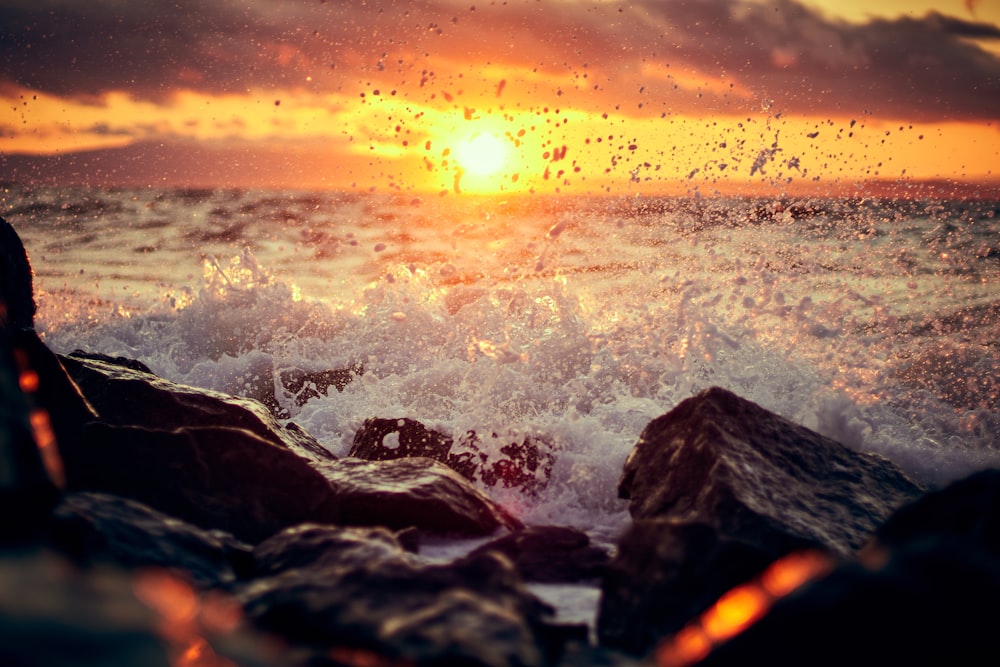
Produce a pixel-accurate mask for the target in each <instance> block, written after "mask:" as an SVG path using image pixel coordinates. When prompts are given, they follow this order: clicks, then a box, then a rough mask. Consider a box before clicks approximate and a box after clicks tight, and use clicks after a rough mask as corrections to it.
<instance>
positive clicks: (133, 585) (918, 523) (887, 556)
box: [0, 220, 1000, 667]
mask: <svg viewBox="0 0 1000 667" xmlns="http://www.w3.org/2000/svg"><path fill="white" fill-rule="evenodd" d="M0 281H2V283H0V299H2V302H0V323H2V326H0V399H2V400H0V523H2V525H0V664H3V665H74V666H78V665H95V666H97V665H100V666H102V667H106V666H109V665H122V666H125V665H142V666H147V665H171V666H179V665H184V666H195V665H197V666H211V667H222V666H226V667H229V666H235V665H240V666H246V667H257V666H260V667H271V666H278V665H281V666H309V667H312V666H317V665H336V666H340V665H342V666H357V667H374V666H383V665H385V666H388V665H415V666H423V665H442V666H444V665H461V666H486V667H506V666H518V667H560V666H565V667H570V666H581V667H582V666H590V665H594V666H598V665H646V664H656V665H661V666H664V667H671V666H680V665H696V664H697V665H789V666H791V665H797V666H798V665H846V664H851V665H866V664H871V665H887V664H910V665H944V664H949V665H959V664H960V665H978V664H983V665H987V664H990V665H992V664H997V663H998V661H1000V648H998V646H997V642H996V640H995V639H994V638H993V635H992V632H993V630H994V628H995V627H996V624H997V621H998V620H1000V613H998V612H997V610H996V609H997V607H996V602H995V601H996V600H997V599H998V596H1000V471H996V470H984V471H981V472H979V473H976V474H974V475H972V476H970V477H968V478H967V479H964V480H960V481H957V482H955V483H953V484H952V485H950V486H948V487H947V488H943V489H930V490H929V489H925V488H922V487H921V486H920V485H918V484H916V483H915V482H913V481H912V480H911V479H909V478H908V477H907V476H906V474H905V473H904V472H903V471H901V470H900V469H898V468H897V467H896V466H895V465H893V464H892V463H891V462H889V461H887V460H886V459H884V458H881V457H878V456H875V455H871V454H862V453H858V452H855V451H852V450H850V449H848V448H846V447H844V446H842V445H841V444H839V443H837V442H835V441H833V440H830V439H828V438H825V437H823V436H821V435H819V434H817V433H815V432H812V431H810V430H809V429H806V428H804V427H802V426H800V425H798V424H795V423H792V422H790V421H788V420H786V419H783V418H782V417H780V416H778V415H775V414H773V413H771V412H769V411H767V410H765V409H763V408H761V407H760V406H758V405H755V404H754V403H752V402H750V401H747V400H745V399H743V398H741V397H740V396H737V395H736V394H733V393H732V392H730V391H728V390H726V389H724V388H712V389H709V390H707V391H705V392H703V393H701V394H698V395H696V396H692V397H690V398H688V399H687V400H685V401H683V402H681V403H680V404H679V405H677V406H675V407H674V408H673V409H672V410H670V411H669V412H667V413H666V414H664V415H663V416H661V417H659V418H657V419H655V420H653V421H652V422H650V423H649V425H648V426H647V427H646V429H645V430H644V431H643V432H642V434H641V435H639V437H638V441H637V443H636V445H635V448H634V450H633V452H632V454H631V455H630V456H629V458H628V460H627V462H626V464H625V466H624V470H623V471H622V476H621V481H620V484H619V489H618V493H619V496H620V497H621V498H622V499H626V500H628V502H629V511H630V514H631V517H632V522H631V525H630V526H629V527H628V529H627V530H626V531H625V532H624V533H623V534H622V535H621V536H620V538H619V540H618V543H617V545H616V548H615V549H613V550H612V551H611V552H608V551H606V550H605V549H602V548H600V547H599V546H597V545H595V544H592V543H591V541H590V540H589V539H588V537H587V535H586V534H584V533H582V532H581V531H579V530H576V529H573V528H569V527H565V526H531V525H529V526H526V525H523V524H522V523H521V521H520V520H518V519H517V518H516V517H515V516H514V515H512V514H511V513H510V512H509V511H508V510H506V509H505V508H504V507H503V506H502V505H501V504H499V503H498V502H496V501H495V500H493V499H491V497H490V496H489V495H488V494H487V493H486V492H484V490H483V489H489V488H493V487H507V488H518V489H521V490H522V491H523V493H525V494H528V495H530V494H533V493H539V492H540V491H541V490H543V489H544V487H545V484H546V482H547V481H548V475H549V473H550V472H551V470H552V463H553V461H552V458H551V457H552V454H551V450H550V449H549V448H547V447H545V446H544V436H538V437H536V438H526V439H524V440H522V441H517V442H510V443H506V442H505V443H501V446H500V447H499V448H497V447H490V448H489V450H490V451H499V452H501V454H502V457H501V458H499V459H496V458H494V459H490V458H488V457H487V456H486V455H485V454H484V453H483V451H484V450H486V449H487V448H484V447H482V446H481V445H482V443H483V442H484V441H485V440H487V439H489V438H496V437H498V436H496V435H495V434H476V433H471V432H470V433H467V434H463V435H461V436H458V437H452V436H451V435H448V434H444V433H438V432H436V431H434V430H433V429H431V428H428V427H427V426H426V425H424V424H422V423H420V422H419V421H416V420H413V419H400V418H397V417H396V416H394V415H372V418H371V419H370V420H368V421H367V422H366V423H365V425H364V426H363V427H362V428H361V429H360V430H359V432H358V433H357V435H356V437H355V441H354V447H353V448H352V449H351V451H350V454H349V455H348V456H346V457H343V458H339V459H338V458H337V457H335V456H333V455H332V454H331V453H329V452H328V451H327V450H326V449H325V448H324V447H323V446H322V445H321V444H320V443H319V442H317V441H316V440H315V439H314V438H313V437H312V436H310V435H309V434H308V433H306V432H305V431H304V430H303V429H301V428H299V427H298V426H296V425H295V424H294V423H292V422H286V421H285V420H284V419H282V417H283V416H282V415H280V414H277V413H276V411H275V406H276V402H275V401H274V397H273V396H270V397H269V396H267V395H266V391H263V393H262V395H261V396H259V397H256V398H257V399H259V400H255V399H248V398H237V397H233V396H227V395H223V394H219V393H216V392H211V391H207V390H202V389H196V388H192V387H187V386H181V385H178V384H175V383H172V382H169V381H167V380H165V379H163V378H160V377H157V376H156V375H154V374H153V373H151V372H150V371H149V369H148V368H146V367H145V366H144V365H143V364H142V362H141V360H131V359H122V358H112V357H108V356H105V355H102V354H100V351H87V352H84V351H76V352H73V353H71V354H67V355H61V354H55V353H53V352H52V351H51V350H49V349H48V348H47V347H46V346H45V345H44V343H43V342H42V341H41V340H40V339H39V337H38V336H37V334H36V333H35V331H34V329H33V318H34V313H35V303H34V297H33V295H32V290H31V269H30V265H29V264H28V259H27V256H26V254H25V252H24V249H23V247H22V245H21V243H20V241H19V239H18V238H17V235H16V234H15V232H14V231H13V229H12V228H10V226H9V225H7V224H6V223H5V222H3V221H2V220H0ZM361 372H362V369H361V368H360V366H359V367H355V368H351V369H330V370H329V371H327V372H324V373H323V374H320V375H319V376H317V377H306V376H302V377H299V376H296V377H294V378H292V379H291V380H290V381H293V382H296V383H300V384H301V385H302V386H308V387H311V388H313V389H314V390H316V391H322V392H326V391H336V390H337V389H342V388H343V386H344V385H345V384H346V383H348V382H350V381H351V379H352V377H353V376H355V375H356V374H358V373H361ZM473 537H475V538H479V540H480V541H481V542H482V544H481V545H480V546H478V547H477V548H475V549H473V550H471V551H469V552H468V553H466V554H465V555H461V556H458V557H455V558H452V559H450V560H448V561H447V562H440V561H438V560H434V559H428V558H425V557H423V555H422V548H423V546H424V545H425V544H426V543H427V542H428V541H429V540H440V539H442V538H446V539H463V538H473ZM581 582H584V583H588V584H590V585H593V586H596V587H599V588H600V592H601V597H600V604H599V610H598V615H597V618H596V619H595V623H594V627H593V628H590V627H588V626H587V625H577V624H567V623H563V622H559V621H558V620H557V618H556V615H555V613H554V610H553V609H552V608H551V607H550V606H549V605H547V604H546V603H545V602H543V601H542V600H541V599H539V598H538V597H537V596H536V595H535V594H533V593H532V591H531V588H530V584H532V583H558V584H573V583H581Z"/></svg>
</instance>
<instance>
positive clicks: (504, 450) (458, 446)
mask: <svg viewBox="0 0 1000 667" xmlns="http://www.w3.org/2000/svg"><path fill="white" fill-rule="evenodd" d="M554 449H555V447H554V444H553V443H552V442H551V440H549V439H547V438H545V437H541V436H526V437H524V438H514V439H510V438H503V437H502V436H500V435H499V434H497V433H492V434H490V436H489V437H488V438H486V439H485V440H483V439H482V438H480V437H479V435H478V434H476V432H474V431H469V432H467V433H465V434H464V435H463V436H462V437H460V438H459V439H458V441H457V442H456V441H455V440H454V439H453V438H452V437H451V436H448V435H445V434H443V433H440V432H439V431H435V430H433V429H429V428H427V427H426V426H424V425H423V424H422V423H420V422H419V421H417V420H414V419H409V418H403V419H382V418H372V419H367V420H365V423H364V424H363V425H362V427H361V428H360V429H358V432H357V433H356V434H355V435H354V444H353V445H352V447H351V451H350V452H349V453H348V456H353V457H357V458H362V459H366V460H369V461H388V460H393V459H401V458H408V457H414V456H425V457H427V458H432V459H434V460H436V461H440V462H442V463H444V464H445V465H446V466H448V467H449V468H451V469H452V470H455V471H456V472H458V473H459V474H460V475H462V476H463V477H465V478H466V479H469V480H472V481H479V482H482V483H483V484H485V485H486V486H490V487H493V486H501V487H503V488H507V489H510V488H517V489H521V490H523V491H525V492H527V493H529V494H537V493H538V492H540V491H541V490H542V489H544V488H545V486H546V485H547V484H548V482H549V478H550V477H551V475H552V466H553V465H554V464H555V453H554Z"/></svg>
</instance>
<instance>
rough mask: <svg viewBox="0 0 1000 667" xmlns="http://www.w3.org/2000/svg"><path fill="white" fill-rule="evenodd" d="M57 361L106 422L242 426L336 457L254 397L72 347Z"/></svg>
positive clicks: (305, 451) (310, 455) (314, 454)
mask: <svg viewBox="0 0 1000 667" xmlns="http://www.w3.org/2000/svg"><path fill="white" fill-rule="evenodd" d="M60 360H61V361H62V364H63V365H64V366H65V367H66V370H67V371H68V372H69V374H70V375H71V376H72V378H73V379H74V380H75V381H76V383H77V385H78V386H79V387H80V390H81V391H82V392H83V395H84V396H86V398H87V400H88V401H90V403H91V405H93V406H94V408H95V409H96V410H97V413H98V414H99V415H100V419H101V421H103V422H106V423H108V424H115V425H120V426H126V425H127V426H141V427H144V428H151V429H163V430H172V429H175V428H179V427H205V426H209V427H216V426H225V427H229V428H241V429H245V430H247V431H249V432H251V433H253V434H254V435H256V436H258V437H260V438H263V439H264V440H267V441H268V442H271V443H274V444H276V445H278V446H281V447H284V448H286V449H288V450H290V451H293V452H295V453H296V454H298V455H299V456H301V457H303V458H306V459H309V460H311V461H324V460H331V459H334V458H336V457H335V456H334V455H333V454H331V453H330V452H329V451H328V450H327V449H326V448H325V447H323V446H322V445H321V444H320V443H319V442H317V441H316V439H315V438H313V437H312V436H310V435H308V434H307V433H306V432H305V431H303V430H302V429H300V428H285V427H282V426H281V424H279V423H278V422H277V421H276V420H275V418H274V417H273V416H272V415H271V413H270V412H268V410H267V408H265V407H264V406H263V405H261V404H260V403H259V402H257V401H254V400H251V399H244V398H236V397H234V396H227V395H226V394H222V393H219V392H215V391H211V390H208V389H197V388H195V387H189V386H186V385H181V384H177V383H175V382H170V381H169V380H165V379H163V378H160V377H158V376H156V375H153V374H152V373H149V372H146V371H143V370H141V369H140V368H139V367H137V366H136V362H133V361H131V360H125V359H119V358H110V357H107V356H105V355H90V354H87V353H83V352H79V351H77V352H73V353H72V354H70V355H68V356H63V355H60Z"/></svg>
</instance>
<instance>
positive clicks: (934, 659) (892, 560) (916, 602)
mask: <svg viewBox="0 0 1000 667" xmlns="http://www.w3.org/2000/svg"><path fill="white" fill-rule="evenodd" d="M998 596H1000V566H998V564H997V560H996V557H995V556H994V555H992V554H990V555H987V554H985V553H984V552H982V551H979V550H974V549H973V550H969V549H968V548H966V547H964V546H961V545H958V544H956V543H952V542H949V541H948V540H942V541H938V540H933V539H931V540H922V539H917V540H914V541H913V542H911V543H909V544H908V545H907V546H906V547H905V548H902V549H893V550H891V551H887V552H885V553H884V554H882V557H881V558H879V559H865V561H863V562H854V563H848V564H845V565H842V566H841V567H839V568H837V569H836V570H834V571H833V572H832V573H830V574H829V575H827V576H825V577H822V578H820V579H816V580H814V581H811V582H809V583H807V584H805V585H803V586H801V587H800V588H799V589H797V590H796V591H794V592H793V593H792V594H790V595H788V596H786V597H783V598H781V599H779V600H778V601H777V602H775V603H774V605H773V606H772V607H771V609H770V611H769V612H768V613H767V614H766V615H764V616H763V618H761V619H760V620H758V621H757V622H756V623H754V624H752V625H750V626H749V627H748V628H747V629H745V630H744V631H743V632H741V633H739V634H737V635H736V636H735V637H733V638H732V639H730V640H729V641H726V642H723V643H721V644H720V645H718V646H717V647H716V648H715V650H713V651H712V652H711V653H710V654H709V655H708V656H707V657H706V658H705V659H704V660H702V661H700V662H698V665H699V667H723V666H725V667H729V666H733V667H735V666H737V665H739V666H741V667H742V666H745V665H756V664H766V665H769V666H771V667H793V666H796V667H798V666H800V665H819V666H821V667H823V666H827V665H828V666H829V667H834V666H837V667H839V666H841V665H897V664H898V665H996V664H998V663H1000V646H998V645H997V642H996V623H997V613H996V600H997V598H998ZM661 664H662V665H663V667H672V665H677V664H682V663H669V662H662V663H661Z"/></svg>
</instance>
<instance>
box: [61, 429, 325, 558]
mask: <svg viewBox="0 0 1000 667" xmlns="http://www.w3.org/2000/svg"><path fill="white" fill-rule="evenodd" d="M65 459H66V470H67V482H68V488H69V489H72V490H90V491H104V492H107V493H111V494H115V495H120V496H125V497H127V498H132V499H134V500H138V501H140V502H142V503H145V504H147V505H149V506H150V507H153V508H155V509H157V510H159V511H161V512H164V513H166V514H170V515H174V516H177V517H180V518H182V519H184V520H186V521H189V522H191V523H193V524H195V525H196V526H199V527H201V528H205V529H221V530H224V531H227V532H230V533H232V534H233V535H235V536H236V537H238V538H239V539H241V540H244V541H246V542H250V543H256V542H259V541H261V540H263V539H265V538H267V537H269V536H271V535H273V534H274V533H276V532H277V531H279V530H281V529H282V528H285V527H287V526H291V525H295V524H298V523H304V522H307V521H317V522H326V523H332V522H335V521H336V520H337V519H338V517H339V516H340V513H339V511H338V509H337V504H336V499H335V498H334V495H333V493H332V491H331V489H330V485H329V484H328V483H327V481H326V480H325V479H324V478H323V476H322V475H320V474H319V473H318V472H317V471H316V470H315V469H313V468H312V467H311V465H310V463H309V462H308V461H306V460H304V459H302V458H301V457H299V456H298V455H296V454H294V453H292V452H291V451H289V450H288V449H285V448H284V447H282V446H280V445H279V444H276V443H275V442H274V441H273V440H266V439H264V438H261V437H259V436H257V435H255V434H254V433H251V432H250V431H247V430H244V429H241V428H229V427H220V426H216V427H183V428H177V429H175V430H172V431H166V430H158V429H151V428H141V427H138V426H113V425H109V424H105V423H102V422H95V423H92V424H89V425H88V426H87V427H86V428H85V429H84V438H83V441H82V442H81V443H80V445H79V446H78V447H73V448H68V449H67V450H66V451H65Z"/></svg>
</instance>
